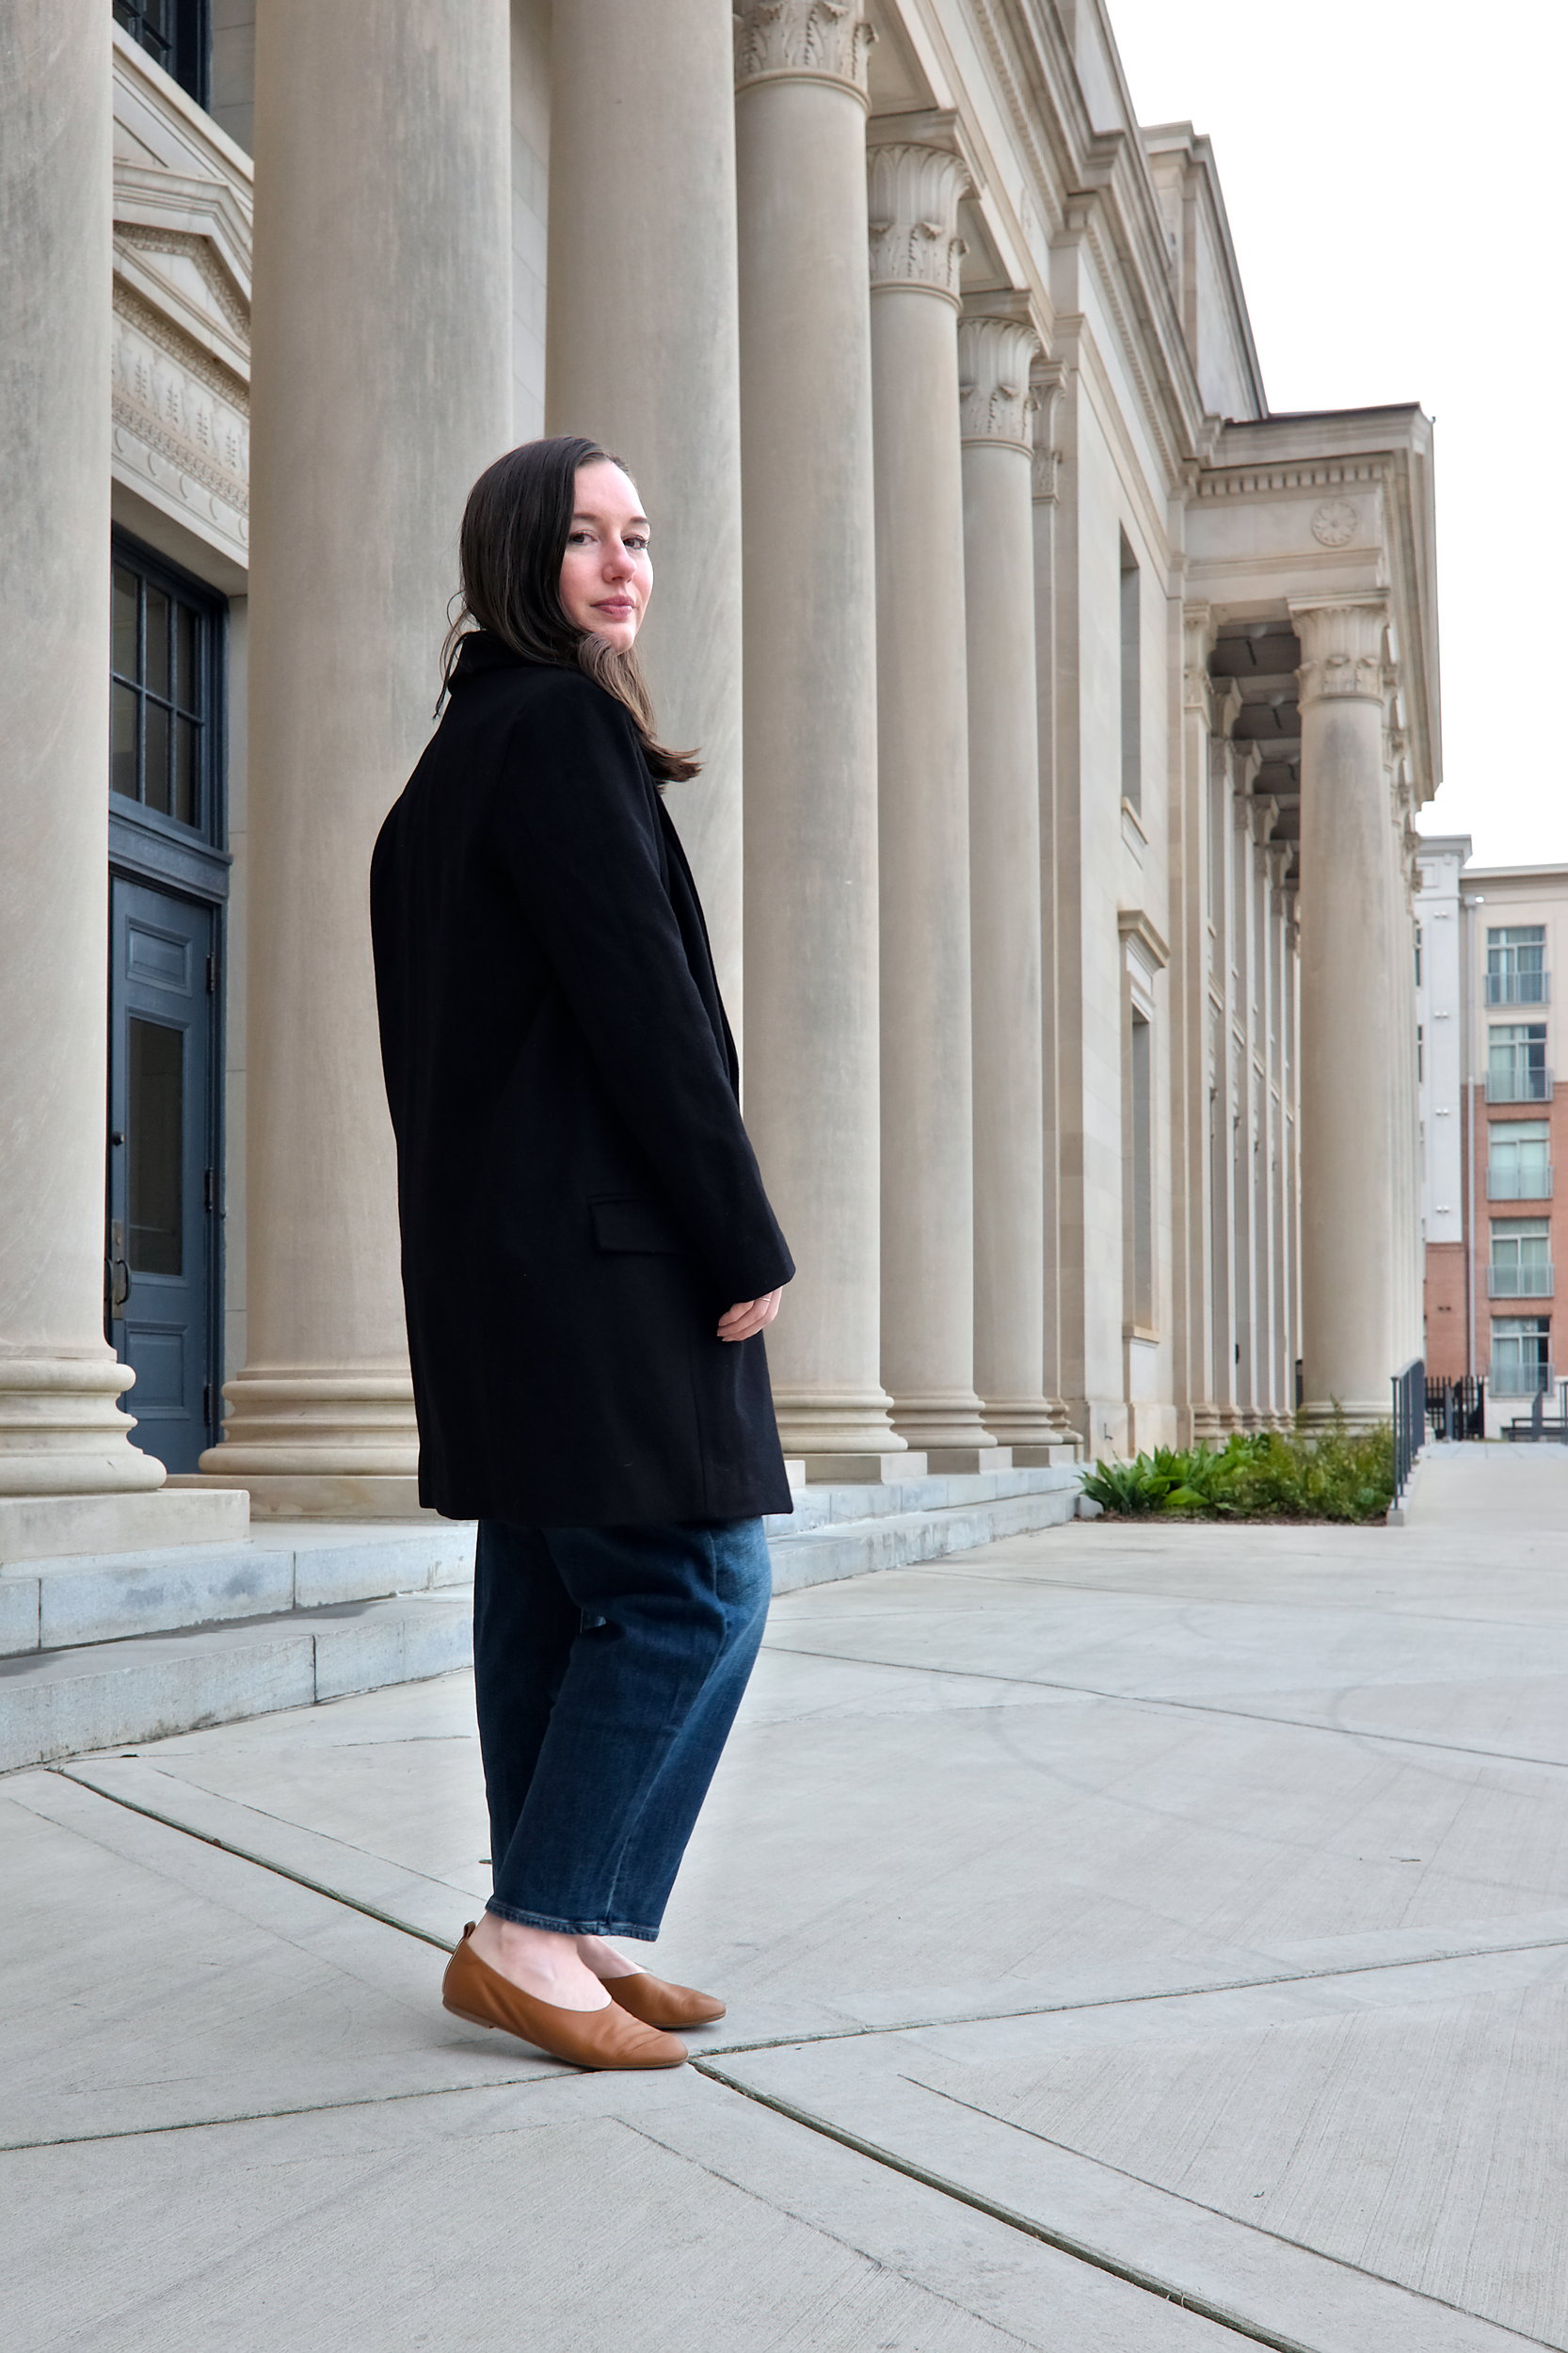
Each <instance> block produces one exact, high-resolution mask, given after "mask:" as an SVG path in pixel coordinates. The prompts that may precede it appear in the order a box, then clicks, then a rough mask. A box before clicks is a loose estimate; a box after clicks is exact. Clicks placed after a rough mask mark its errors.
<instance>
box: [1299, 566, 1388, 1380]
mask: <svg viewBox="0 0 1568 2353" xmlns="http://www.w3.org/2000/svg"><path fill="white" fill-rule="evenodd" d="M1290 611H1291V615H1292V617H1293V619H1294V621H1295V626H1296V633H1297V635H1298V636H1299V637H1300V639H1301V645H1302V667H1301V670H1300V672H1299V674H1298V675H1299V678H1300V682H1301V714H1302V846H1301V869H1302V891H1301V992H1302V994H1301V1041H1302V1043H1301V1052H1302V1093H1301V1100H1302V1146H1301V1149H1302V1322H1303V1333H1302V1353H1303V1356H1304V1384H1305V1405H1304V1410H1305V1412H1306V1414H1307V1415H1308V1417H1312V1418H1315V1419H1319V1420H1324V1419H1327V1418H1328V1417H1331V1416H1332V1415H1333V1414H1334V1413H1335V1411H1336V1410H1338V1411H1341V1412H1343V1414H1344V1415H1345V1416H1346V1417H1347V1419H1349V1420H1350V1421H1352V1423H1367V1422H1372V1421H1381V1420H1385V1419H1386V1418H1387V1416H1388V1411H1389V1389H1388V1383H1389V1377H1390V1375H1391V1374H1392V1373H1394V1372H1395V1371H1397V1370H1398V1369H1399V1368H1398V1366H1397V1365H1396V1363H1395V1353H1396V1345H1397V1335H1396V1332H1395V1321H1394V1289H1393V1284H1394V1175H1393V1142H1394V1135H1393V1118H1394V1105H1395V1093H1396V1083H1397V1080H1396V1047H1395V1040H1394V1035H1393V1029H1392V1024H1391V1021H1390V1017H1389V1011H1390V1007H1391V1005H1392V1004H1393V1003H1394V1001H1395V1000H1397V997H1398V993H1399V983H1400V974H1399V973H1398V971H1397V970H1396V968H1395V961H1394V940H1393V936H1392V933H1393V925H1392V920H1391V905H1392V896H1393V894H1392V892H1391V889H1390V886H1389V871H1388V870H1389V860H1390V856H1391V855H1392V846H1391V845H1392V842H1393V838H1394V837H1393V830H1392V827H1391V825H1390V824H1389V813H1388V786H1387V779H1386V776H1385V775H1384V762H1383V716H1384V632H1385V630H1386V628H1387V608H1386V604H1385V601H1384V599H1383V598H1381V597H1367V598H1362V599H1357V600H1353V601H1349V600H1347V601H1344V602H1324V603H1314V602H1302V603H1292V605H1291V607H1290Z"/></svg>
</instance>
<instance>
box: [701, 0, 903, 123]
mask: <svg viewBox="0 0 1568 2353" xmlns="http://www.w3.org/2000/svg"><path fill="white" fill-rule="evenodd" d="M875 39H876V34H875V32H874V30H873V29H872V25H871V24H869V23H868V22H867V19H866V12H865V9H864V8H862V7H861V6H860V0H739V5H738V6H737V8H736V9H735V82H736V86H737V88H744V86H745V84H747V83H748V82H760V81H765V80H768V79H770V78H772V79H778V78H788V79H791V80H798V79H800V78H801V77H803V76H804V77H805V78H807V79H808V80H811V81H820V82H837V83H840V85H841V86H842V87H843V88H846V89H851V90H853V91H854V92H855V94H856V97H857V98H859V99H861V100H862V101H864V100H865V99H866V97H867V83H866V55H867V52H868V51H869V50H870V48H871V45H872V41H873V40H875Z"/></svg>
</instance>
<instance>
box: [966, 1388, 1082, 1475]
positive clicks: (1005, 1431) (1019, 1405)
mask: <svg viewBox="0 0 1568 2353" xmlns="http://www.w3.org/2000/svg"><path fill="white" fill-rule="evenodd" d="M980 1418H981V1420H982V1421H983V1422H984V1425H985V1428H986V1430H987V1432H988V1433H990V1439H991V1443H992V1445H993V1446H1010V1447H1011V1448H1012V1449H1014V1459H1015V1461H1016V1459H1017V1449H1018V1448H1019V1447H1025V1446H1049V1445H1050V1444H1051V1443H1052V1442H1053V1440H1055V1439H1057V1438H1059V1437H1060V1436H1061V1434H1062V1433H1061V1427H1060V1424H1061V1416H1060V1415H1059V1414H1057V1413H1055V1412H1054V1411H1053V1410H1052V1407H1051V1403H1050V1400H1049V1399H1048V1398H1045V1397H983V1398H982V1399H981V1401H980Z"/></svg>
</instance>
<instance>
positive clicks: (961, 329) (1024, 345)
mask: <svg viewBox="0 0 1568 2353" xmlns="http://www.w3.org/2000/svg"><path fill="white" fill-rule="evenodd" d="M1039 349H1040V338H1039V336H1038V335H1037V334H1036V333H1035V331H1034V329H1033V328H1032V326H1031V325H1030V324H1029V322H1028V320H1027V319H1012V318H991V317H986V316H984V314H983V315H980V316H977V317H972V318H965V319H960V321H959V323H958V396H959V402H960V418H961V430H962V433H963V438H964V440H966V441H998V442H1000V443H1003V444H1004V445H1008V446H1011V447H1013V448H1015V449H1020V450H1022V451H1023V452H1024V454H1025V456H1030V457H1032V456H1033V454H1034V453H1033V444H1032V437H1031V433H1030V424H1031V422H1032V415H1033V411H1034V407H1035V395H1034V392H1033V390H1032V386H1031V383H1030V365H1031V362H1032V360H1034V359H1035V358H1036V356H1037V355H1038V353H1039Z"/></svg>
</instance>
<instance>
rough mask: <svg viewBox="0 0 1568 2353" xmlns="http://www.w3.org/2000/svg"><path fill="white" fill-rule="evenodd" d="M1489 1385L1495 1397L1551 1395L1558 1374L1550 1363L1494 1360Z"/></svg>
mask: <svg viewBox="0 0 1568 2353" xmlns="http://www.w3.org/2000/svg"><path fill="white" fill-rule="evenodd" d="M1487 1385H1488V1386H1489V1388H1490V1389H1491V1391H1492V1394H1493V1396H1494V1397H1550V1396H1551V1394H1552V1392H1553V1391H1554V1389H1555V1388H1556V1387H1557V1374H1556V1372H1555V1371H1554V1370H1553V1369H1552V1367H1551V1366H1550V1365H1510V1364H1499V1363H1498V1361H1497V1359H1496V1357H1494V1358H1493V1360H1492V1370H1491V1373H1490V1374H1489V1376H1488V1382H1487Z"/></svg>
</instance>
